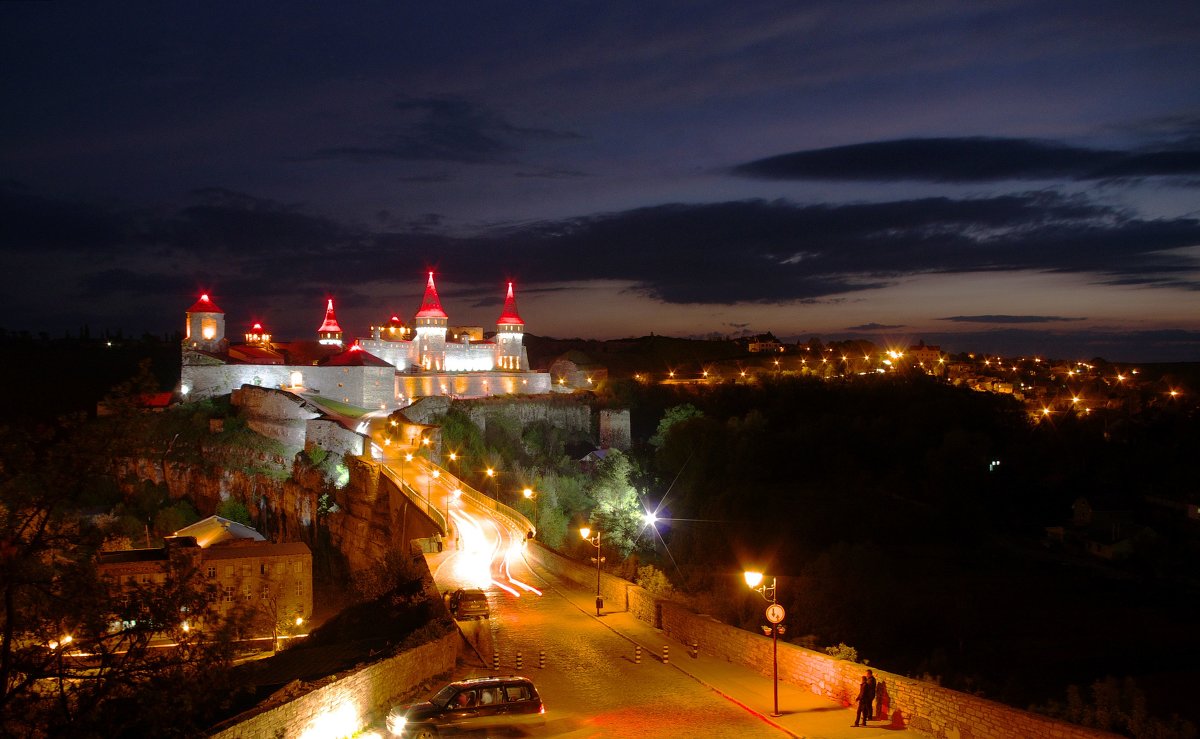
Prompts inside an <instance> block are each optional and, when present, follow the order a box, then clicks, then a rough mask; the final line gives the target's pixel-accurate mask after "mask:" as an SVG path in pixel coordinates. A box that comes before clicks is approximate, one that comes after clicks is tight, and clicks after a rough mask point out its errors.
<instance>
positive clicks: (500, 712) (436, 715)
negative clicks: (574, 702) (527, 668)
mask: <svg viewBox="0 0 1200 739" xmlns="http://www.w3.org/2000/svg"><path fill="white" fill-rule="evenodd" d="M545 713H546V707H545V706H544V705H543V704H542V699H541V697H540V696H538V692H537V689H536V688H534V687H533V682H532V681H530V680H529V679H528V678H524V677H518V676H516V675H510V676H508V677H480V678H473V679H470V680H459V681H457V682H453V683H450V684H449V685H447V686H446V687H444V688H442V689H441V690H439V691H438V692H437V693H436V694H435V695H434V696H433V697H432V698H430V699H429V700H427V701H423V702H421V703H413V704H411V705H406V706H396V707H395V708H393V709H392V710H391V711H389V712H388V717H387V728H388V731H389V732H391V734H392V735H393V736H398V737H407V738H409V739H429V738H430V737H436V736H438V735H439V734H453V733H456V732H460V731H463V732H466V731H486V730H503V729H506V728H516V727H521V728H527V727H536V726H541V725H543V723H544V721H545V718H544V715H545Z"/></svg>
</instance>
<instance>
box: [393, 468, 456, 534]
mask: <svg viewBox="0 0 1200 739" xmlns="http://www.w3.org/2000/svg"><path fill="white" fill-rule="evenodd" d="M378 464H379V468H380V470H381V471H382V472H383V474H384V476H385V477H387V479H389V480H391V481H392V483H393V484H394V485H395V486H396V487H397V488H399V489H400V492H402V493H404V494H405V495H406V496H408V499H409V500H410V501H411V502H412V503H413V504H414V505H416V506H417V507H418V508H420V509H421V510H422V511H424V512H425V515H426V516H429V518H430V520H432V521H433V523H434V524H435V525H436V526H438V528H440V529H441V531H442V535H443V536H447V535H449V533H450V528H449V526H448V525H447V521H446V516H445V515H443V514H442V512H441V511H439V510H438V509H437V506H434V505H431V504H430V503H429V501H427V500H426V499H425V498H424V497H422V496H421V494H420V492H418V491H417V489H416V488H414V487H413V486H412V485H409V484H408V483H407V482H405V481H404V480H403V479H402V478H401V477H400V475H397V474H396V472H395V470H393V469H392V468H391V467H389V466H388V465H387V463H386V462H379V463H378Z"/></svg>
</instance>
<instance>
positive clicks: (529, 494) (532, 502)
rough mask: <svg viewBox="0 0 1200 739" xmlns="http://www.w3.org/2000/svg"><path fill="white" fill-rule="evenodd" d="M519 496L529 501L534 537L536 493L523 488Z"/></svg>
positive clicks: (536, 527)
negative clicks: (531, 507)
mask: <svg viewBox="0 0 1200 739" xmlns="http://www.w3.org/2000/svg"><path fill="white" fill-rule="evenodd" d="M521 495H524V496H525V500H527V501H529V505H531V506H533V533H534V535H536V534H537V530H538V524H537V518H538V515H537V513H538V511H537V509H538V506H537V493H535V492H533V490H532V489H530V488H525V489H524V490H522V491H521ZM584 538H585V539H586V538H587V537H586V536H585V537H584Z"/></svg>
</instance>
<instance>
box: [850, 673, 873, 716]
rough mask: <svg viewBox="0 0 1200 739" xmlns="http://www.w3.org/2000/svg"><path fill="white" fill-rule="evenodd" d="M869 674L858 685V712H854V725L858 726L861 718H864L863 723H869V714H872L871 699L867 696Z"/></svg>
mask: <svg viewBox="0 0 1200 739" xmlns="http://www.w3.org/2000/svg"><path fill="white" fill-rule="evenodd" d="M867 689H868V688H867V676H866V675H863V677H862V682H861V683H859V685H858V698H857V699H856V700H857V701H858V712H857V713H855V714H854V725H855V726H858V725H859V723H858V721H859V719H862V725H863V726H866V725H867V716H870V715H871V699H870V698H868V697H867Z"/></svg>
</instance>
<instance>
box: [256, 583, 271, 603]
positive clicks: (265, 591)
mask: <svg viewBox="0 0 1200 739" xmlns="http://www.w3.org/2000/svg"><path fill="white" fill-rule="evenodd" d="M270 597H271V587H270V586H269V585H263V586H262V591H261V592H259V594H258V599H259V600H267V599H268V598H270Z"/></svg>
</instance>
